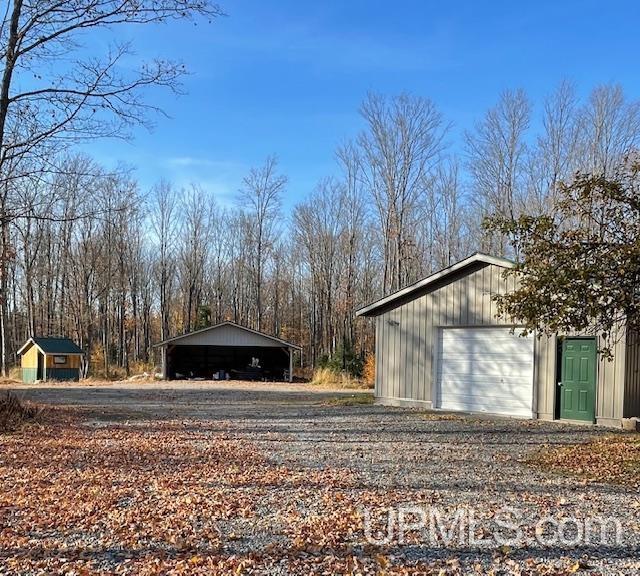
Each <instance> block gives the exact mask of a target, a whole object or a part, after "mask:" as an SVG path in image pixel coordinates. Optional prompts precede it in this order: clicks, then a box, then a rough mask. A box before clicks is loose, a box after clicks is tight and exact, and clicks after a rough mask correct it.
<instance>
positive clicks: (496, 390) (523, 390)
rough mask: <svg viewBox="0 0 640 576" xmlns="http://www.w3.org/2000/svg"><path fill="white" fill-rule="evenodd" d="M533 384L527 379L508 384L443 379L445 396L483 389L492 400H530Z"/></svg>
mask: <svg viewBox="0 0 640 576" xmlns="http://www.w3.org/2000/svg"><path fill="white" fill-rule="evenodd" d="M530 385H531V382H529V381H528V380H527V379H525V378H520V379H513V380H509V381H508V382H495V380H491V379H490V378H487V379H483V380H480V379H476V380H474V382H473V384H470V383H469V380H468V379H467V380H465V379H463V378H445V379H443V390H444V392H443V395H446V396H449V395H451V394H473V393H474V392H475V390H476V389H477V388H478V387H482V388H483V389H486V390H488V391H490V395H491V397H492V398H494V397H499V396H504V397H506V398H509V397H516V398H527V399H530V396H531V389H530Z"/></svg>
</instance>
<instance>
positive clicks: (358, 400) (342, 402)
mask: <svg viewBox="0 0 640 576" xmlns="http://www.w3.org/2000/svg"><path fill="white" fill-rule="evenodd" d="M374 401H375V398H374V396H373V394H349V395H344V396H334V397H333V398H329V400H327V402H326V404H328V405H329V406H371V405H372V404H373V403H374Z"/></svg>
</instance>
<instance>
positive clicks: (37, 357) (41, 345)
mask: <svg viewBox="0 0 640 576" xmlns="http://www.w3.org/2000/svg"><path fill="white" fill-rule="evenodd" d="M18 355H19V356H21V365H22V381H23V382H25V383H31V382H36V381H37V380H42V381H47V380H74V381H76V382H77V381H78V380H79V379H80V361H81V359H82V356H83V352H82V349H81V348H80V347H79V346H78V345H77V344H75V342H73V340H70V339H69V338H38V337H33V338H29V340H27V341H26V343H25V344H24V346H23V347H22V348H20V350H18Z"/></svg>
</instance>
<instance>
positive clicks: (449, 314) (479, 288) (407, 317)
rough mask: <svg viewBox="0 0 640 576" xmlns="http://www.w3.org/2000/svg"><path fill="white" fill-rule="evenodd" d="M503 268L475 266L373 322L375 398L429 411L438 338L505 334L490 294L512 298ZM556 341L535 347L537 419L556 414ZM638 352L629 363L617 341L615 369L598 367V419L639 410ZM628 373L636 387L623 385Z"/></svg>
mask: <svg viewBox="0 0 640 576" xmlns="http://www.w3.org/2000/svg"><path fill="white" fill-rule="evenodd" d="M503 272H504V268H502V267H500V266H497V265H494V264H484V265H479V266H478V267H476V268H475V269H472V271H470V272H469V271H462V272H461V273H460V274H459V275H456V276H454V277H450V278H449V279H447V282H446V284H443V285H442V286H439V287H435V289H433V290H432V291H431V292H429V293H427V294H424V295H422V296H419V297H417V298H415V299H414V300H412V301H410V302H407V303H405V304H402V305H400V306H398V307H397V308H395V309H393V310H390V311H388V312H384V313H383V314H381V315H380V316H378V318H377V324H376V329H377V343H376V350H377V357H376V360H377V363H378V365H377V371H376V395H377V396H378V397H380V398H387V399H391V400H411V401H415V402H421V403H426V404H427V405H429V404H430V403H431V402H432V400H433V398H432V396H433V388H434V378H435V376H434V368H435V367H434V362H435V354H434V346H435V344H436V342H437V330H438V328H439V327H445V326H505V325H506V326H508V325H512V323H511V322H510V321H509V320H508V319H504V318H500V317H498V316H497V313H498V311H497V306H496V303H495V302H494V301H493V298H492V296H493V295H494V294H503V293H505V292H507V291H512V290H513V289H514V288H515V285H516V281H517V280H516V279H515V278H514V277H509V278H507V279H506V280H505V279H504V278H503ZM557 345H558V338H557V337H556V336H551V337H547V336H544V335H542V336H540V337H539V338H538V339H537V340H536V343H535V355H534V358H535V369H534V395H535V402H534V408H535V411H536V412H537V414H538V416H539V417H540V418H544V419H553V418H554V417H555V413H556V381H557V378H556V371H557ZM639 346H640V344H635V345H634V347H633V353H632V355H631V356H630V359H629V362H628V363H627V362H626V361H625V358H626V354H627V352H628V353H629V354H631V352H630V351H629V350H628V349H626V348H627V346H626V341H625V339H624V338H620V339H618V343H617V344H616V345H615V349H614V359H613V360H612V361H610V362H609V361H605V360H600V361H599V363H598V387H597V389H598V392H597V400H596V417H597V418H598V419H599V420H602V421H607V420H617V419H620V418H622V417H623V406H624V405H625V400H626V401H627V402H631V404H630V405H631V406H633V408H632V410H635V411H636V412H638V411H639V409H640V350H639ZM630 373H633V375H634V376H635V379H634V380H633V384H632V385H630V384H627V385H626V387H625V380H626V379H627V380H628V378H629V375H630Z"/></svg>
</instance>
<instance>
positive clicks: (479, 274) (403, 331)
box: [376, 264, 513, 402]
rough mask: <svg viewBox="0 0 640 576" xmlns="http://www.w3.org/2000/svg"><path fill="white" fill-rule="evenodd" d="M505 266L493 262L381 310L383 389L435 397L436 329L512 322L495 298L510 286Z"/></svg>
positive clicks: (387, 394) (400, 395) (392, 394)
mask: <svg viewBox="0 0 640 576" xmlns="http://www.w3.org/2000/svg"><path fill="white" fill-rule="evenodd" d="M503 270H504V269H503V268H501V267H499V266H495V265H493V264H490V265H485V266H482V267H479V268H478V269H476V270H474V271H473V272H471V273H465V274H461V275H460V276H459V277H457V278H455V279H453V280H452V281H449V282H447V283H446V284H445V285H443V286H441V287H440V288H437V289H435V290H434V291H432V292H430V293H428V294H425V295H423V296H421V297H419V298H416V299H415V300H412V301H411V302H408V303H406V304H403V305H401V306H399V307H398V308H395V309H394V310H390V311H388V312H385V313H383V314H381V315H380V316H378V317H377V323H376V330H377V343H376V349H377V351H378V353H377V363H378V365H377V370H376V393H377V395H378V396H380V397H382V398H395V399H409V400H416V401H422V402H431V400H432V389H433V374H434V364H433V363H434V353H433V348H434V345H435V342H436V341H437V340H436V336H437V335H436V334H434V331H435V330H437V328H438V327H440V326H480V325H507V324H508V322H506V321H504V320H502V319H499V318H496V317H495V314H496V312H497V309H496V305H495V303H494V302H493V301H492V298H491V296H492V294H493V293H495V292H498V291H502V292H504V291H505V290H506V287H505V281H504V280H503V278H502V276H501V275H502V272H503ZM510 282H513V281H510Z"/></svg>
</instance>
